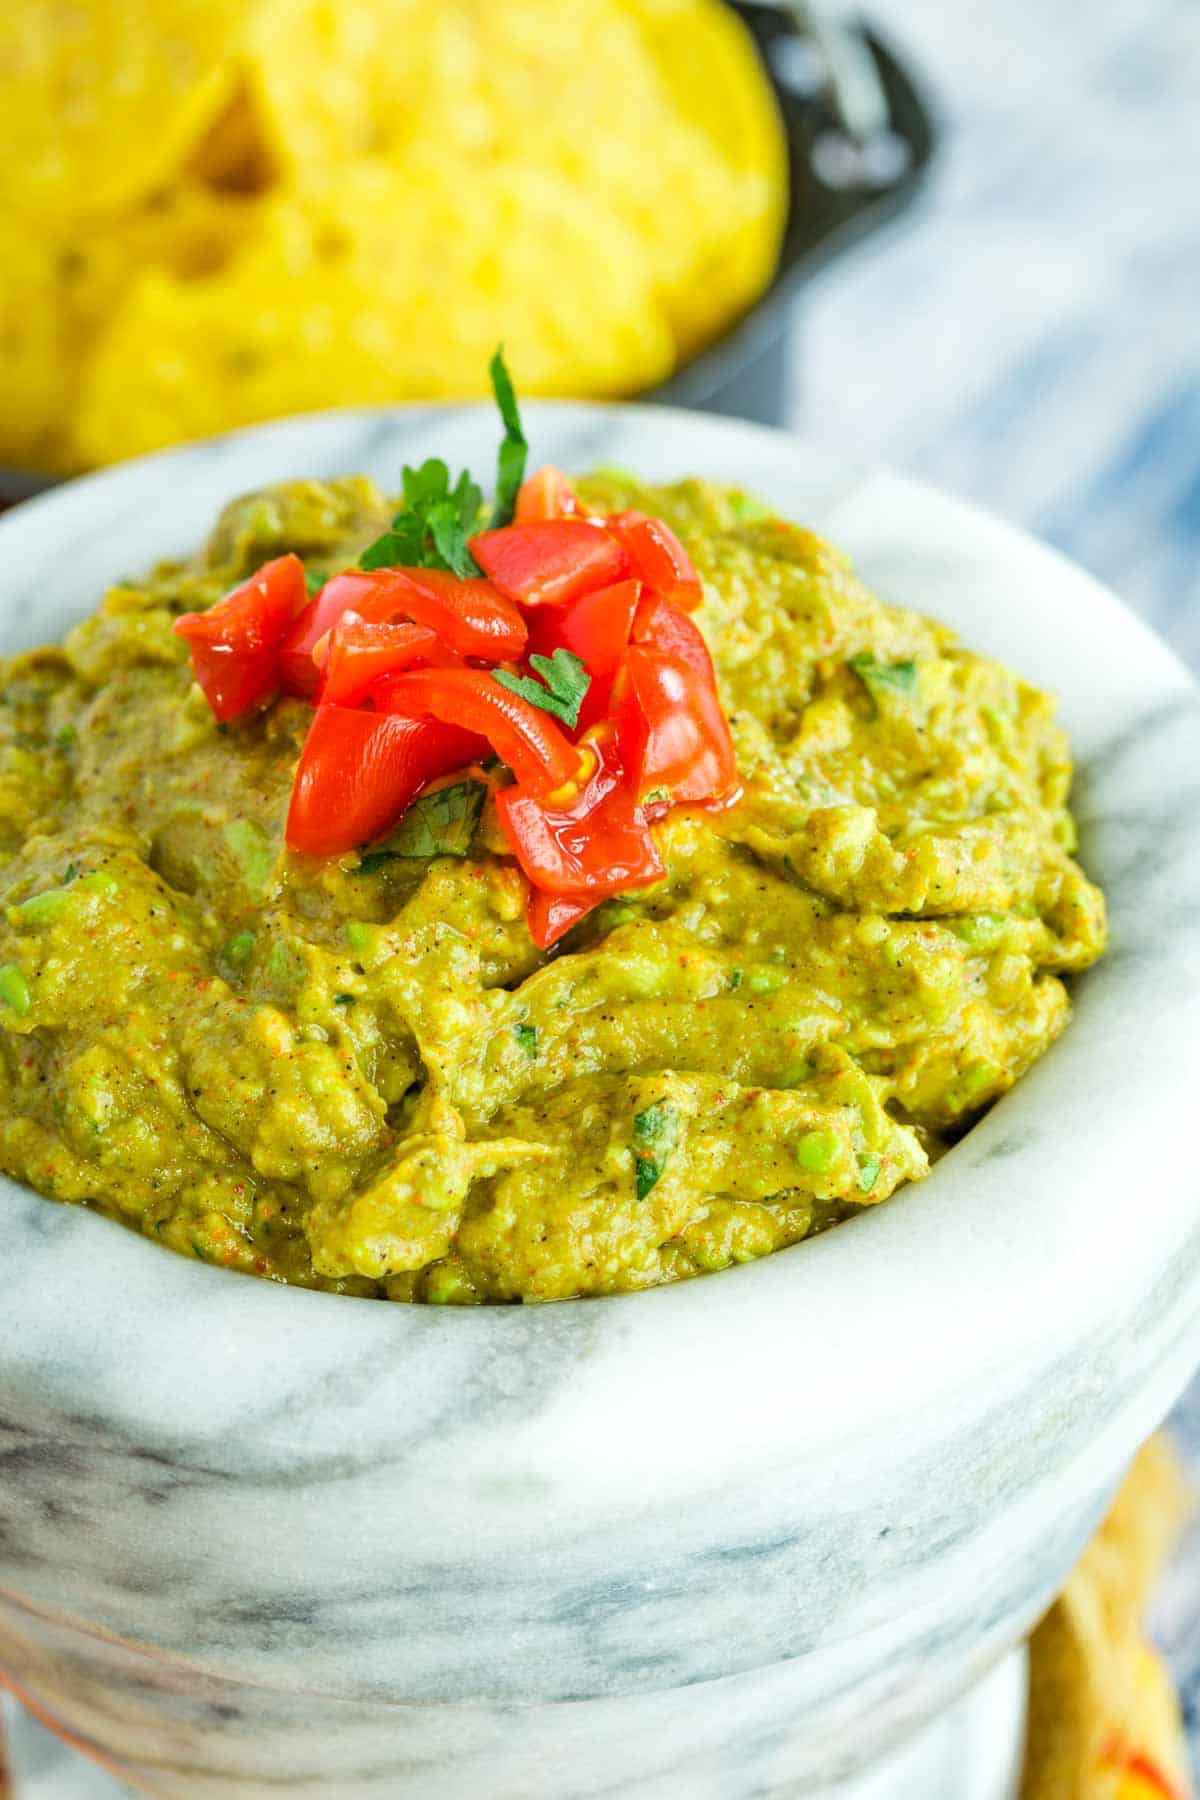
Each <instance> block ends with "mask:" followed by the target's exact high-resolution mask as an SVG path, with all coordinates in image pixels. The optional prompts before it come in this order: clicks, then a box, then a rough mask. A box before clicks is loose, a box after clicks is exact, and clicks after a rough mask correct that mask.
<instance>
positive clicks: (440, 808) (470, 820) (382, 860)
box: [358, 781, 487, 875]
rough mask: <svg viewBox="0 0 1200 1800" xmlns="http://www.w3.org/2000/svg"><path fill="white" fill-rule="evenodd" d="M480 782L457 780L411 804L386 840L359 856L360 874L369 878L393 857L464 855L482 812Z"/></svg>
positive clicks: (482, 797)
mask: <svg viewBox="0 0 1200 1800" xmlns="http://www.w3.org/2000/svg"><path fill="white" fill-rule="evenodd" d="M486 796H487V789H486V787H485V786H484V784H483V783H482V782H481V781H457V782H455V784H454V786H453V787H442V788H435V789H434V790H433V792H432V793H431V794H422V795H421V796H420V798H419V799H416V800H414V801H413V803H412V805H411V806H410V807H409V809H408V811H407V812H406V813H405V815H404V817H403V818H402V819H401V821H400V823H399V825H397V827H396V829H395V831H393V833H392V835H391V836H390V837H389V838H385V839H384V841H383V843H382V844H379V845H377V846H376V847H375V848H374V849H373V850H368V851H367V852H366V853H365V855H363V856H362V857H360V859H359V864H358V872H359V874H360V875H372V874H374V873H375V871H376V870H377V869H382V868H383V867H384V865H385V864H387V863H389V862H391V861H392V860H393V858H395V857H408V858H414V857H429V856H466V854H467V853H468V851H469V850H470V848H471V839H472V838H473V837H474V835H475V827H476V826H477V825H478V823H479V815H480V813H481V812H482V811H483V802H484V800H485V798H486Z"/></svg>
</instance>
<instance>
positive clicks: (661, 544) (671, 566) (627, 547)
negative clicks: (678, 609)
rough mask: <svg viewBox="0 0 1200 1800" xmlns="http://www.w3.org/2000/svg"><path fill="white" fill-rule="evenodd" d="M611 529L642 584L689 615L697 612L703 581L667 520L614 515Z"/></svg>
mask: <svg viewBox="0 0 1200 1800" xmlns="http://www.w3.org/2000/svg"><path fill="white" fill-rule="evenodd" d="M608 527H609V530H610V531H611V532H612V534H613V536H614V537H615V538H616V540H617V542H618V543H619V544H620V545H621V546H622V548H623V549H624V551H625V554H626V555H627V556H628V558H629V564H630V567H631V569H632V570H633V573H634V574H635V575H636V576H637V577H638V579H639V581H644V582H645V584H646V586H647V587H648V588H652V589H653V591H654V592H655V593H656V594H661V595H662V596H663V598H664V599H666V600H673V601H674V602H675V604H676V606H682V607H683V608H684V609H685V610H686V611H687V612H694V611H695V610H696V608H697V607H698V606H699V604H700V602H701V600H703V598H704V589H703V587H702V586H701V584H700V577H699V576H698V575H697V573H696V570H695V566H694V564H693V562H692V559H691V557H690V556H689V555H688V553H687V551H686V550H685V549H684V547H683V545H682V544H681V543H680V541H679V539H678V538H677V537H676V536H675V533H674V532H673V531H672V530H671V527H670V526H669V525H668V524H667V523H666V522H665V520H663V519H648V518H647V517H646V516H645V514H644V513H636V512H627V513H614V514H613V516H612V517H611V518H610V519H609V521H608Z"/></svg>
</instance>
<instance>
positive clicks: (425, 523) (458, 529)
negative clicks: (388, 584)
mask: <svg viewBox="0 0 1200 1800" xmlns="http://www.w3.org/2000/svg"><path fill="white" fill-rule="evenodd" d="M482 508H483V492H482V490H481V489H480V488H478V487H477V486H476V484H475V483H474V482H473V481H472V480H471V477H470V475H469V474H468V473H467V471H466V470H465V469H464V470H463V472H462V474H461V475H460V476H459V478H458V480H457V481H456V482H455V483H454V485H453V487H452V486H451V485H450V470H449V469H448V468H447V466H446V464H445V463H444V462H443V461H442V459H441V457H440V456H431V457H430V458H429V459H428V461H426V462H423V463H422V464H421V466H420V468H418V469H412V468H409V467H408V466H407V465H406V466H405V470H404V505H403V506H402V507H401V509H400V511H399V512H398V513H397V514H396V516H395V518H394V519H393V520H392V523H391V529H390V530H388V531H385V532H384V533H383V535H382V536H381V537H377V538H376V539H375V542H374V543H373V544H368V545H367V547H366V549H365V550H364V551H363V553H362V555H361V556H360V557H359V559H358V566H359V568H360V569H368V570H369V569H449V570H451V571H452V573H453V574H455V575H458V576H459V577H460V578H461V579H463V580H466V579H468V578H469V577H470V576H472V575H478V574H480V572H481V571H480V568H479V564H478V563H477V562H476V561H475V558H474V557H473V556H472V555H471V552H470V550H469V549H468V548H467V540H468V538H470V537H472V536H473V535H474V533H475V532H476V531H477V530H478V528H479V524H480V514H481V511H482Z"/></svg>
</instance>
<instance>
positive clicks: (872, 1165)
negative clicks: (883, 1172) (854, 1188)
mask: <svg viewBox="0 0 1200 1800" xmlns="http://www.w3.org/2000/svg"><path fill="white" fill-rule="evenodd" d="M882 1167H883V1161H882V1158H880V1157H878V1156H876V1154H875V1152H874V1151H873V1150H860V1151H859V1153H858V1186H859V1191H860V1192H861V1193H864V1194H869V1193H870V1192H871V1189H872V1188H873V1187H874V1186H875V1183H876V1182H877V1181H878V1180H879V1171H880V1169H881V1168H882Z"/></svg>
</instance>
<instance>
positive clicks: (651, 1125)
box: [633, 1100, 679, 1200]
mask: <svg viewBox="0 0 1200 1800" xmlns="http://www.w3.org/2000/svg"><path fill="white" fill-rule="evenodd" d="M678 1141H679V1109H678V1107H675V1106H672V1104H671V1102H670V1101H669V1100H655V1101H653V1102H652V1103H651V1104H650V1105H649V1106H647V1107H646V1108H645V1109H644V1110H643V1111H642V1112H640V1113H637V1114H636V1115H635V1117H634V1121H633V1150H634V1155H635V1156H636V1158H637V1162H636V1165H635V1176H636V1181H637V1197H638V1199H639V1200H644V1199H645V1198H646V1195H647V1194H648V1193H649V1192H650V1190H651V1188H652V1187H653V1186H654V1185H655V1183H656V1182H657V1181H658V1179H659V1177H660V1176H661V1174H662V1172H663V1170H664V1169H665V1167H666V1165H667V1158H668V1157H669V1156H670V1154H671V1152H672V1150H673V1149H674V1148H675V1145H676V1144H677V1143H678Z"/></svg>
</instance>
